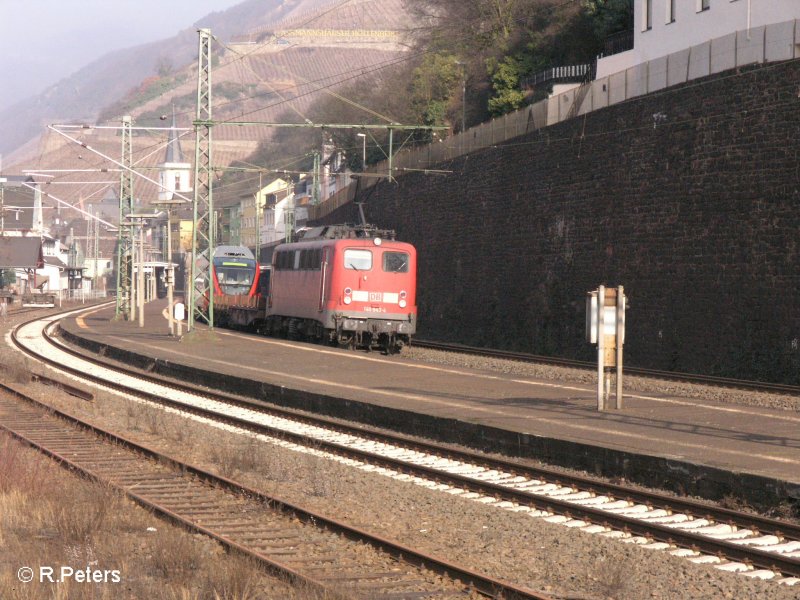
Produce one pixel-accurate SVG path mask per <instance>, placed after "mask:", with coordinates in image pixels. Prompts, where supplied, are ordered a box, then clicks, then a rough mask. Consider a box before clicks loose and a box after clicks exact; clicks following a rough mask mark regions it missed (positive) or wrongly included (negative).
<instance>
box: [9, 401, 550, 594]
mask: <svg viewBox="0 0 800 600" xmlns="http://www.w3.org/2000/svg"><path fill="white" fill-rule="evenodd" d="M2 387H3V388H4V390H5V391H6V392H7V393H6V394H3V395H0V429H2V430H4V431H6V432H8V433H9V434H11V435H12V436H13V437H15V438H16V439H18V440H20V441H22V442H23V443H25V444H27V445H29V446H31V447H34V448H36V449H38V450H39V451H41V452H43V453H44V454H46V455H48V456H50V457H52V458H54V459H55V460H57V461H59V463H60V464H61V465H62V466H64V467H67V468H69V469H72V470H74V471H76V472H78V473H81V474H82V475H84V476H85V477H88V478H90V479H92V480H95V481H99V482H104V483H107V484H109V485H111V486H113V487H115V488H117V489H119V490H121V491H122V492H124V493H125V494H126V495H127V496H128V497H130V498H132V499H133V500H135V501H136V502H137V503H139V504H140V505H142V506H145V507H147V508H149V509H150V510H153V511H154V512H156V513H157V514H159V515H160V516H162V517H164V518H167V519H169V520H170V521H173V522H175V523H177V524H179V525H182V526H184V527H186V528H187V529H189V530H191V531H193V532H197V533H202V534H205V535H207V536H209V537H211V538H213V539H215V540H217V541H218V542H220V543H221V544H222V545H223V546H225V547H226V548H228V549H229V550H233V551H236V552H239V553H241V554H245V555H247V556H250V557H252V558H253V559H255V560H256V561H258V562H259V563H260V564H262V565H264V566H265V567H267V568H268V569H269V570H270V571H271V572H273V573H275V574H279V575H282V576H285V577H287V578H289V579H290V580H291V581H293V582H302V583H304V584H305V585H307V586H309V587H311V588H312V589H316V590H320V591H324V592H326V593H328V594H332V596H326V597H333V598H343V599H344V598H381V597H385V598H409V599H416V598H419V599H423V598H444V597H447V598H467V599H473V598H479V597H492V598H505V599H509V600H510V599H516V598H519V599H526V598H527V599H531V600H547V599H548V598H549V597H548V596H544V595H541V594H537V593H536V592H534V591H532V590H527V589H525V588H523V587H520V586H516V585H513V584H510V583H507V582H502V581H499V580H496V579H492V578H489V577H485V576H482V575H480V574H477V573H474V572H472V571H470V570H468V569H464V568H461V567H459V566H458V565H455V564H451V563H449V562H447V561H444V560H442V559H438V558H436V557H433V556H429V555H426V554H423V553H420V552H417V551H415V550H414V549H413V548H409V547H405V546H402V545H399V544H396V543H394V542H392V541H390V540H386V539H382V538H380V537H377V536H374V535H371V534H369V533H368V532H365V531H362V530H359V529H356V528H353V527H350V526H348V525H346V524H344V523H341V522H338V521H336V520H333V519H330V518H327V517H325V516H323V515H320V514H315V513H313V512H310V511H308V510H304V509H303V508H302V507H299V506H296V505H293V504H290V503H288V502H286V501H284V500H282V499H280V498H277V497H275V496H268V495H265V494H263V493H261V492H258V491H256V490H253V489H250V488H248V487H246V486H244V485H242V484H239V483H236V482H235V481H232V480H230V479H226V478H223V477H219V476H217V475H214V474H212V473H209V472H207V471H204V470H202V469H200V468H198V467H195V466H193V465H190V464H187V463H185V462H182V461H179V460H177V459H174V458H172V457H169V456H167V455H165V454H163V453H161V452H158V451H156V450H153V449H151V448H148V447H146V446H143V445H141V444H137V443H135V442H132V441H130V440H128V439H126V438H124V437H122V436H121V435H119V434H116V433H113V432H110V431H107V430H104V429H100V428H98V427H95V426H93V425H90V424H89V423H86V422H84V421H82V420H81V419H79V418H77V417H74V416H72V415H69V414H68V413H65V412H63V411H59V410H54V409H52V408H50V407H47V406H46V405H43V404H41V403H39V402H37V401H36V400H34V399H32V398H29V397H26V396H23V395H22V394H20V393H19V392H17V391H15V390H13V389H12V388H8V387H7V386H2ZM365 544H366V545H368V548H365ZM401 557H402V558H401Z"/></svg>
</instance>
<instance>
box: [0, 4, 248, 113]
mask: <svg viewBox="0 0 800 600" xmlns="http://www.w3.org/2000/svg"><path fill="white" fill-rule="evenodd" d="M241 1H242V0H0V109H3V108H6V107H7V106H9V105H11V104H14V103H15V102H17V101H19V100H23V99H24V98H27V97H29V96H32V95H34V94H38V93H39V92H41V91H43V90H44V89H45V88H47V87H48V86H49V85H52V84H54V83H56V82H57V81H59V80H60V79H62V78H64V77H67V76H68V75H71V74H72V73H74V72H75V71H77V70H79V69H80V68H81V67H83V66H85V65H86V64H88V63H90V62H92V61H93V60H94V59H96V58H99V57H101V56H102V55H103V54H105V53H107V52H110V51H112V50H119V49H121V48H128V47H130V46H136V45H139V44H143V43H147V42H152V41H156V40H160V39H163V38H167V37H171V36H172V35H174V34H176V33H177V32H178V31H180V30H182V29H185V28H187V27H190V26H191V25H193V24H194V23H195V22H196V21H198V20H199V19H201V18H202V17H204V16H205V15H207V14H209V13H211V12H220V11H223V10H225V9H227V8H230V7H231V6H234V5H236V4H239V3H240V2H241Z"/></svg>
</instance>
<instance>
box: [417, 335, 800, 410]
mask: <svg viewBox="0 0 800 600" xmlns="http://www.w3.org/2000/svg"><path fill="white" fill-rule="evenodd" d="M413 345H414V346H416V347H418V348H428V349H431V350H441V351H442V352H456V353H460V354H471V355H475V356H483V357H487V358H501V359H507V360H516V361H521V362H529V363H538V364H545V365H553V366H556V367H569V368H573V369H586V370H587V371H596V370H597V363H596V362H589V361H583V360H573V359H569V358H557V357H553V356H540V355H536V354H526V353H524V352H512V351H510V350H492V349H490V348H476V347H474V346H465V345H463V344H448V343H445V342H432V341H429V340H419V339H416V338H415V339H414V342H413ZM625 374H626V375H636V376H639V377H652V378H654V379H667V380H671V381H683V382H686V383H694V384H699V385H715V386H722V387H730V388H736V389H742V390H749V391H753V392H768V393H775V394H788V395H793V396H800V386H798V385H790V384H783V383H769V382H763V381H748V380H745V379H734V378H731V377H717V376H715V375H696V374H693V373H677V372H675V371H660V370H657V369H645V368H641V367H629V366H627V365H626V366H625Z"/></svg>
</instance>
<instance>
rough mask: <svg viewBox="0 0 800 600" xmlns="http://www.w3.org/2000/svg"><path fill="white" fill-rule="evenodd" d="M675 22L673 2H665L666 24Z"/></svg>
mask: <svg viewBox="0 0 800 600" xmlns="http://www.w3.org/2000/svg"><path fill="white" fill-rule="evenodd" d="M674 22H675V0H667V23H674Z"/></svg>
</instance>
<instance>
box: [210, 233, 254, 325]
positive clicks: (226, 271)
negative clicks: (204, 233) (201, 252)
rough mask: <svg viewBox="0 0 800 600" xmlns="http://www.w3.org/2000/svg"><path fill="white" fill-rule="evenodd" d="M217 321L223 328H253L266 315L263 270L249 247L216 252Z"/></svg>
mask: <svg viewBox="0 0 800 600" xmlns="http://www.w3.org/2000/svg"><path fill="white" fill-rule="evenodd" d="M212 260H213V263H212V264H213V275H214V320H215V322H216V323H217V324H218V325H220V326H223V327H225V326H231V325H234V326H239V327H249V326H253V325H254V324H255V323H256V322H257V321H258V320H259V318H260V317H261V315H262V314H263V310H264V306H265V303H266V301H265V299H264V297H263V296H262V295H261V294H260V293H259V277H260V269H259V266H258V263H257V262H256V260H255V257H254V256H253V253H252V252H251V251H250V249H249V248H245V247H243V246H219V247H217V248H216V250H215V251H214V257H213V259H212Z"/></svg>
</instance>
